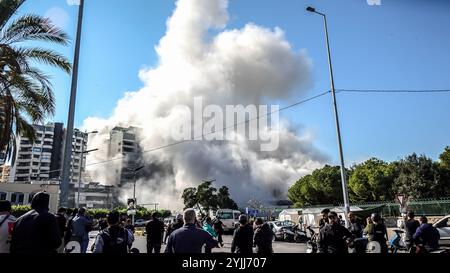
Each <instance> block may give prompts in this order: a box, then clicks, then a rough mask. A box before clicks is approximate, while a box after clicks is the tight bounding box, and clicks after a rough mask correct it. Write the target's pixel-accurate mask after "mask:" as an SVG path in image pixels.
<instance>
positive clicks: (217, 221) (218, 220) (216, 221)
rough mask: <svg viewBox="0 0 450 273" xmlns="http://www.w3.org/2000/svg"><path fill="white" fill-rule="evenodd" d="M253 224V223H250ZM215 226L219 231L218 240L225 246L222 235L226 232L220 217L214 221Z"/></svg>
mask: <svg viewBox="0 0 450 273" xmlns="http://www.w3.org/2000/svg"><path fill="white" fill-rule="evenodd" d="M250 226H251V225H250ZM213 228H214V230H215V231H216V233H217V241H218V242H219V244H220V246H221V247H223V238H222V235H223V234H224V232H225V231H224V229H223V223H222V221H220V219H219V218H215V219H214V221H213Z"/></svg>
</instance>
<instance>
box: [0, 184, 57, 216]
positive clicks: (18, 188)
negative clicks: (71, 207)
mask: <svg viewBox="0 0 450 273" xmlns="http://www.w3.org/2000/svg"><path fill="white" fill-rule="evenodd" d="M40 191H46V192H47V193H48V194H49V195H50V204H49V208H50V211H51V212H54V213H56V211H57V210H58V203H59V186H58V185H44V184H21V183H0V192H1V193H6V200H9V201H11V196H12V194H13V193H23V194H24V200H23V203H22V205H29V204H30V202H31V200H30V195H32V194H35V193H37V192H40Z"/></svg>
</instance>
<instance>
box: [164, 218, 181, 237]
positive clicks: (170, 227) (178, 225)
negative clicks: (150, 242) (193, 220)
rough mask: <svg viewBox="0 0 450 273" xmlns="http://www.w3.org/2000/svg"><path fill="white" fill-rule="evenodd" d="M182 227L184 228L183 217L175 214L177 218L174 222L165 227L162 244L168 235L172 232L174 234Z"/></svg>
mask: <svg viewBox="0 0 450 273" xmlns="http://www.w3.org/2000/svg"><path fill="white" fill-rule="evenodd" d="M183 226H184V222H183V215H181V214H177V216H176V217H175V222H173V223H172V224H170V225H168V227H167V231H166V235H165V236H164V243H165V244H166V243H167V239H168V238H169V236H170V234H172V232H174V231H175V230H177V229H179V228H182V227H183Z"/></svg>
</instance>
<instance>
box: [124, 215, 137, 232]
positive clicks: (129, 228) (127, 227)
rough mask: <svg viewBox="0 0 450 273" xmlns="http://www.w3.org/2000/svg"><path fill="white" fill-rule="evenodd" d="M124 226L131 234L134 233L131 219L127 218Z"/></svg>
mask: <svg viewBox="0 0 450 273" xmlns="http://www.w3.org/2000/svg"><path fill="white" fill-rule="evenodd" d="M125 228H126V229H128V230H129V231H130V232H131V234H133V235H134V230H135V229H134V226H133V223H131V219H128V220H127V224H126V225H125Z"/></svg>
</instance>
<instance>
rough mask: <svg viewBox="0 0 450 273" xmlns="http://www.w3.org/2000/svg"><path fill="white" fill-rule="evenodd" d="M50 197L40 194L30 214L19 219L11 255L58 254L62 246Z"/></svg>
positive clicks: (43, 193) (16, 224)
mask: <svg viewBox="0 0 450 273" xmlns="http://www.w3.org/2000/svg"><path fill="white" fill-rule="evenodd" d="M49 200H50V195H48V194H47V193H45V192H39V193H37V194H36V195H35V196H34V197H33V200H32V201H31V208H32V210H30V211H29V212H27V213H26V214H25V215H23V216H22V217H20V218H19V219H17V222H16V223H15V224H14V228H13V232H12V238H11V253H22V254H49V253H56V249H57V248H58V247H59V246H60V245H61V237H60V231H59V229H58V223H57V221H56V218H55V215H53V214H51V213H49V212H48V211H49V208H48V204H49Z"/></svg>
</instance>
